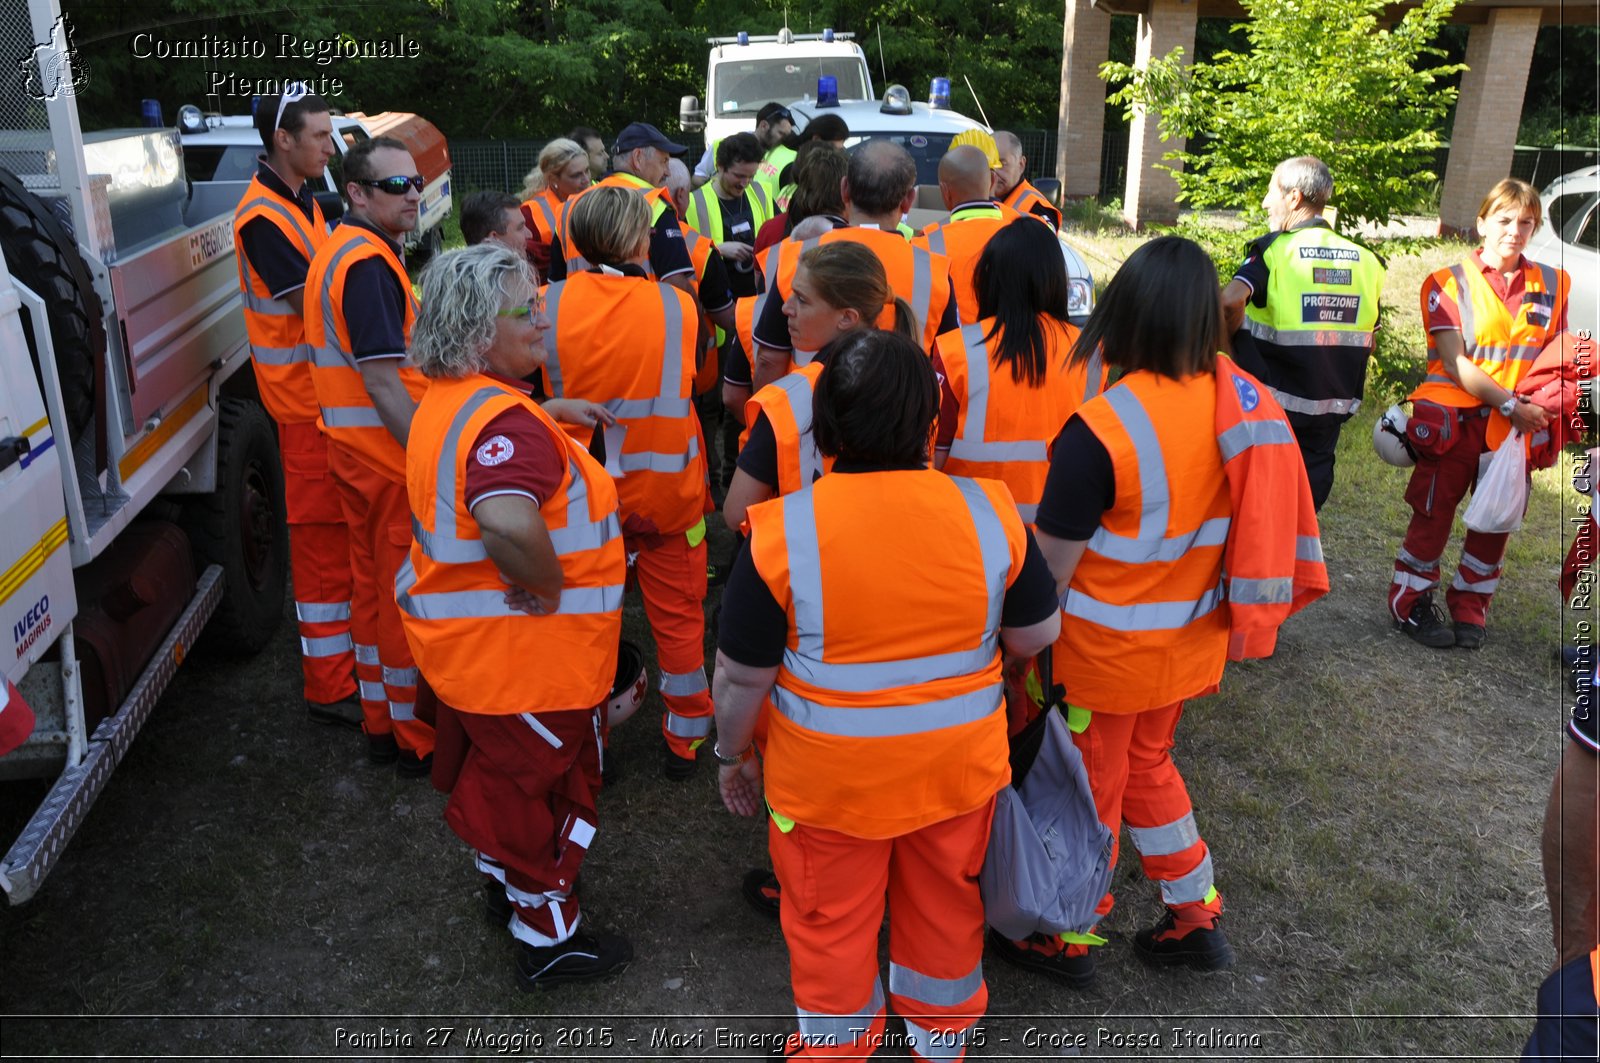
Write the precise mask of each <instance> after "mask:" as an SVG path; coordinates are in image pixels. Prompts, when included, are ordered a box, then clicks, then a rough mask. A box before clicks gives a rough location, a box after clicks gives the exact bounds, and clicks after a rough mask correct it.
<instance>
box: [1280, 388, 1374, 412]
mask: <svg viewBox="0 0 1600 1063" xmlns="http://www.w3.org/2000/svg"><path fill="white" fill-rule="evenodd" d="M1267 390H1268V391H1270V392H1272V397H1273V398H1275V399H1277V400H1278V405H1279V406H1282V407H1283V408H1284V409H1285V410H1287V411H1288V412H1290V413H1306V414H1313V415H1315V414H1326V413H1337V414H1353V413H1355V412H1356V411H1357V410H1359V409H1361V400H1360V399H1316V400H1313V399H1302V398H1301V397H1300V396H1298V395H1291V394H1289V393H1288V392H1287V391H1279V390H1278V389H1277V388H1273V387H1269V388H1267Z"/></svg>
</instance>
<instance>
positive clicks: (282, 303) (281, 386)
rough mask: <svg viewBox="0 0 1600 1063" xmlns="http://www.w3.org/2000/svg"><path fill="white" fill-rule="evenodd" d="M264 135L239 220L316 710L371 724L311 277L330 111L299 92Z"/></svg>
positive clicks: (255, 356) (322, 717)
mask: <svg viewBox="0 0 1600 1063" xmlns="http://www.w3.org/2000/svg"><path fill="white" fill-rule="evenodd" d="M255 123H256V131H257V132H258V133H259V134H260V135H261V146H262V148H263V149H264V151H265V154H263V155H262V156H261V157H260V162H259V164H258V165H257V168H256V174H255V177H254V178H252V179H251V181H250V187H249V188H248V189H246V190H245V194H244V198H243V199H241V200H240V201H239V206H238V207H237V208H236V209H235V211H234V216H233V233H234V244H235V245H236V246H237V247H238V249H239V256H238V261H239V287H240V289H241V292H242V295H243V298H244V320H245V331H246V334H247V335H248V336H249V340H250V354H251V358H252V361H253V363H254V369H255V377H256V386H257V388H258V390H259V391H260V392H261V401H262V403H263V405H265V406H266V408H267V410H268V411H269V412H270V413H271V414H272V417H273V419H274V420H275V421H277V422H278V445H279V447H280V449H281V451H282V454H283V469H284V473H285V476H284V492H283V494H284V503H285V508H286V510H287V512H288V522H289V551H290V558H291V561H292V565H291V570H292V573H293V582H294V611H295V617H296V619H297V620H298V621H299V626H300V670H301V674H302V676H303V689H304V697H305V701H306V709H307V711H308V712H309V714H310V716H311V718H312V719H313V720H316V721H318V722H321V723H330V724H341V725H344V726H348V727H359V726H360V725H361V710H360V708H359V706H358V705H357V704H356V699H355V692H356V683H355V655H354V652H353V649H354V647H353V645H352V643H351V638H350V535H349V529H348V528H347V526H346V525H345V519H344V511H343V509H342V508H341V507H340V504H339V493H338V490H337V489H336V488H335V487H334V483H333V480H332V479H331V478H330V477H329V474H328V444H327V440H326V439H325V438H324V437H323V435H322V432H321V431H320V430H319V429H318V427H317V418H318V414H319V409H318V406H317V393H316V388H315V387H314V386H313V384H312V382H311V350H310V347H309V346H307V344H306V338H305V321H304V316H303V315H304V311H305V284H306V272H307V270H308V269H309V268H310V266H311V260H312V258H313V257H314V256H315V255H316V252H317V249H318V248H320V247H321V246H322V245H323V243H325V242H326V241H327V239H328V225H327V222H326V221H325V220H324V219H323V216H322V210H321V208H320V207H319V206H318V205H317V201H316V200H315V199H314V198H313V197H312V194H311V193H312V185H311V182H312V181H316V180H320V178H321V177H322V174H323V172H324V171H325V169H326V167H327V165H328V159H329V157H330V156H331V155H332V154H333V150H334V148H333V122H332V119H331V118H330V117H329V114H328V105H327V103H326V102H325V101H324V100H323V99H322V98H321V97H319V96H313V95H311V94H310V93H308V92H307V91H306V87H305V85H304V84H301V83H298V82H296V83H294V84H291V85H289V86H288V87H287V88H286V90H285V91H284V93H283V94H282V95H279V96H267V97H264V98H263V99H262V100H261V101H260V103H259V104H258V106H257V109H256V117H255Z"/></svg>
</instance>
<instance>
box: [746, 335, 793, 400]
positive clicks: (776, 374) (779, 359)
mask: <svg viewBox="0 0 1600 1063" xmlns="http://www.w3.org/2000/svg"><path fill="white" fill-rule="evenodd" d="M788 372H789V352H788V351H780V350H778V349H777V348H776V347H768V346H767V345H766V344H764V343H761V342H759V341H758V342H757V343H756V359H755V361H754V362H753V363H751V365H750V379H751V384H750V391H751V393H752V394H753V393H755V392H757V391H760V390H761V389H762V388H764V387H766V386H767V385H768V384H772V383H775V382H777V381H778V380H779V379H781V378H782V377H783V376H784V375H785V374H786V373H788Z"/></svg>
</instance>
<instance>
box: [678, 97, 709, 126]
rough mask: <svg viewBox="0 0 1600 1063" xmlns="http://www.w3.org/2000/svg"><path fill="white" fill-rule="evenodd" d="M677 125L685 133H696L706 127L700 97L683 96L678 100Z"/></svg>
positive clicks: (704, 113)
mask: <svg viewBox="0 0 1600 1063" xmlns="http://www.w3.org/2000/svg"><path fill="white" fill-rule="evenodd" d="M678 126H679V127H680V128H681V129H682V130H683V131H684V132H685V133H698V132H700V131H701V130H702V129H704V128H705V127H706V112H705V108H703V107H701V106H700V97H698V96H684V97H682V98H680V99H679V100H678Z"/></svg>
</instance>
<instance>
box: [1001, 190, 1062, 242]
mask: <svg viewBox="0 0 1600 1063" xmlns="http://www.w3.org/2000/svg"><path fill="white" fill-rule="evenodd" d="M1000 202H1001V203H1003V204H1004V205H1006V206H1008V207H1010V208H1011V209H1012V210H1014V211H1016V212H1017V213H1018V214H1032V215H1033V216H1034V217H1036V218H1042V219H1043V220H1044V221H1045V222H1047V223H1049V225H1050V228H1052V229H1055V230H1057V231H1060V229H1061V211H1059V210H1057V209H1056V206H1055V204H1054V203H1051V202H1050V201H1049V200H1048V199H1046V198H1045V196H1044V193H1043V192H1041V191H1039V190H1038V189H1037V188H1035V187H1033V185H1031V184H1029V183H1028V182H1027V181H1026V180H1023V181H1018V182H1017V187H1015V188H1013V189H1012V190H1011V191H1010V193H1008V194H1007V195H1006V198H1004V199H1002V200H1001V201H1000Z"/></svg>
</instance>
